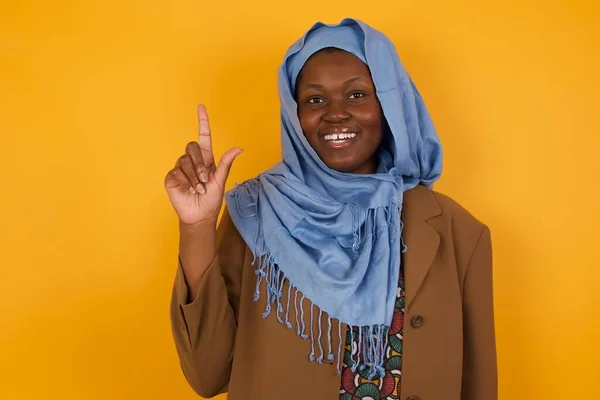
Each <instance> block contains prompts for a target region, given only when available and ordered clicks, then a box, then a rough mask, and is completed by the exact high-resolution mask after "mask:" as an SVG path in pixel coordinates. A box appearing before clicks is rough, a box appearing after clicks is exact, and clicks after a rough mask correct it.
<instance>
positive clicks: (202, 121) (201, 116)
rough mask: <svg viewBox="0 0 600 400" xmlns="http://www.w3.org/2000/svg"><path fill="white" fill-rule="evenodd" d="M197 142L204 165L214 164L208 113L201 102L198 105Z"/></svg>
mask: <svg viewBox="0 0 600 400" xmlns="http://www.w3.org/2000/svg"><path fill="white" fill-rule="evenodd" d="M198 143H199V144H200V150H201V151H202V158H203V159H204V165H206V166H207V167H209V166H212V165H214V163H215V157H214V155H213V149H212V139H211V136H210V124H209V123H208V113H207V112H206V107H204V105H203V104H200V105H199V106H198Z"/></svg>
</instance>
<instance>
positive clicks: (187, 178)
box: [165, 105, 242, 225]
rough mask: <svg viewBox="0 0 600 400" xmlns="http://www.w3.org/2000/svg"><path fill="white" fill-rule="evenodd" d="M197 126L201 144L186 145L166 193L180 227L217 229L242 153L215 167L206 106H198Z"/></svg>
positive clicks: (169, 175)
mask: <svg viewBox="0 0 600 400" xmlns="http://www.w3.org/2000/svg"><path fill="white" fill-rule="evenodd" d="M198 125H199V129H198V141H197V142H190V143H188V144H187V145H186V147H185V154H183V155H182V156H180V157H179V158H178V159H177V162H176V163H175V167H174V168H173V169H171V170H170V171H169V172H168V173H167V175H166V177H165V189H166V190H167V193H168V195H169V200H170V201H171V204H172V206H173V208H174V209H175V212H176V213H177V216H178V217H179V221H180V223H182V224H185V225H198V224H211V225H212V224H214V225H216V222H217V219H218V216H219V211H220V210H221V205H222V203H223V195H224V193H225V183H226V181H227V177H228V176H229V171H230V170H231V165H232V163H233V161H234V160H235V158H236V157H237V156H238V155H239V154H240V153H241V152H242V149H240V148H237V147H236V148H233V149H230V150H228V151H227V152H225V154H223V156H222V157H221V160H220V161H219V164H218V165H217V164H215V158H214V154H213V149H212V138H211V132H210V125H209V123H208V114H207V112H206V108H205V107H204V106H203V105H200V106H198Z"/></svg>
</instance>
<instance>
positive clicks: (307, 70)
mask: <svg viewBox="0 0 600 400" xmlns="http://www.w3.org/2000/svg"><path fill="white" fill-rule="evenodd" d="M348 75H354V76H363V77H368V78H369V79H370V76H371V75H370V72H369V67H368V66H367V65H366V64H365V63H363V62H362V61H361V60H360V59H359V58H358V57H356V56H355V55H354V54H352V53H349V52H347V51H345V50H340V49H336V48H326V49H323V50H319V51H317V52H316V53H314V54H313V55H312V56H310V57H309V59H308V60H307V61H306V63H305V64H304V66H303V67H302V69H301V70H300V74H299V75H298V83H300V80H301V79H302V80H308V79H310V80H315V79H324V78H333V77H339V78H344V77H346V76H348Z"/></svg>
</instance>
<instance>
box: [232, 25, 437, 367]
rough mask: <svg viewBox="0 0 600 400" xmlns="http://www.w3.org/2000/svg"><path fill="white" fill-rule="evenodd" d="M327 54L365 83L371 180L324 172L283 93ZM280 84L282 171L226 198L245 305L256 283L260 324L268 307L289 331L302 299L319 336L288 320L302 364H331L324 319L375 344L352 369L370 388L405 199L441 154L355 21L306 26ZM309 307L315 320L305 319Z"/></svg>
mask: <svg viewBox="0 0 600 400" xmlns="http://www.w3.org/2000/svg"><path fill="white" fill-rule="evenodd" d="M328 47H334V48H338V49H341V50H345V51H348V52H350V53H352V54H354V55H355V56H356V57H358V58H359V59H360V60H362V61H363V62H364V63H365V64H367V66H368V67H369V69H370V71H371V75H372V78H373V82H374V84H375V89H376V94H377V97H378V99H379V101H380V103H381V106H382V109H383V113H384V116H385V119H386V122H387V124H388V126H389V132H390V134H388V135H391V137H388V141H389V144H388V145H387V146H382V149H381V151H380V155H379V158H380V159H379V167H378V171H377V172H376V173H375V174H367V175H361V174H348V173H342V172H338V171H335V170H333V169H331V168H329V167H327V166H326V165H325V164H324V163H323V161H322V160H321V159H320V158H319V156H318V155H317V154H316V152H315V151H314V149H313V148H312V147H311V146H310V144H309V143H308V141H307V140H306V138H305V136H304V134H303V132H302V128H301V126H300V122H299V119H298V115H297V104H296V101H295V100H294V93H293V90H294V87H295V83H296V79H297V77H298V74H299V72H300V70H301V69H302V67H303V65H304V64H305V62H306V61H307V60H308V58H309V57H310V56H311V55H312V54H314V53H315V52H317V51H319V50H321V49H324V48H328ZM278 78H279V97H280V102H281V144H282V150H283V152H282V156H283V157H282V158H283V159H282V162H280V163H278V164H276V165H275V166H274V167H272V168H271V169H270V170H268V171H266V172H264V173H262V174H260V175H259V176H258V177H256V178H254V179H251V180H249V181H246V182H244V183H242V184H240V185H238V186H236V187H235V188H234V189H232V190H231V191H230V192H228V193H227V196H226V200H227V203H228V209H229V212H230V214H231V217H232V219H233V222H234V224H235V225H236V227H237V229H238V230H239V232H240V234H241V235H242V237H243V238H244V240H245V242H246V243H247V244H248V246H249V247H250V249H251V250H252V252H253V254H254V256H255V262H254V265H255V266H256V274H257V276H258V279H257V283H256V293H255V300H258V298H259V296H260V295H261V293H260V284H261V282H262V281H266V288H267V290H266V293H265V295H266V296H267V309H266V310H265V314H264V317H266V316H267V315H269V314H270V312H271V308H272V307H274V309H275V311H276V314H277V318H278V320H279V321H280V322H282V323H285V324H286V325H287V326H288V328H292V327H293V325H294V324H293V322H292V321H290V318H289V311H290V308H292V309H294V308H295V309H296V310H297V309H298V304H297V298H298V293H300V296H301V300H300V308H301V309H300V310H299V311H298V313H301V314H302V315H303V314H304V309H303V307H302V304H303V303H304V302H303V300H304V299H305V298H306V299H308V300H309V301H310V304H311V306H310V312H311V321H315V323H318V325H319V326H318V329H315V331H313V327H312V326H311V327H310V334H309V333H308V332H307V331H308V329H309V328H307V327H305V326H304V322H303V320H302V319H301V318H300V319H299V316H298V313H297V315H296V331H297V333H298V334H299V335H300V336H302V337H304V338H309V337H310V338H311V344H312V346H311V349H312V350H311V354H310V359H311V360H316V361H317V362H322V361H323V359H324V357H325V358H328V359H329V360H333V359H335V355H334V354H333V351H332V350H331V337H330V336H331V333H330V332H331V321H332V318H333V319H337V321H338V323H339V324H341V323H346V324H347V325H348V326H350V327H354V328H355V329H357V330H358V333H359V335H361V336H362V337H364V338H375V339H374V340H370V339H369V340H360V341H359V351H358V355H357V358H356V360H354V359H353V360H352V365H351V366H352V368H353V369H355V368H356V367H358V366H359V365H368V366H369V367H370V372H371V375H372V376H375V375H376V374H378V373H381V372H382V371H383V365H382V364H383V358H384V357H383V355H384V354H383V352H384V351H385V345H384V342H385V340H386V338H387V331H388V328H389V326H390V323H391V321H392V316H393V310H394V305H395V300H396V294H397V289H398V286H397V285H398V273H399V269H400V263H401V251H402V249H404V250H406V249H405V248H404V245H403V243H402V237H401V235H402V221H401V218H400V217H401V210H402V200H403V193H404V192H405V191H407V190H409V189H412V188H414V187H415V186H416V185H419V184H424V185H431V184H432V183H433V182H434V181H436V180H437V179H438V178H439V176H440V173H441V169H442V155H441V146H440V142H439V139H438V136H437V134H436V131H435V128H434V126H433V124H432V121H431V119H430V116H429V113H428V112H427V109H426V107H425V104H424V102H423V100H422V98H421V96H420V94H419V92H418V91H417V89H416V87H415V86H414V84H413V82H412V80H411V79H410V77H409V76H408V74H407V72H406V70H405V69H404V67H403V66H402V64H401V62H400V60H399V58H398V55H397V53H396V50H395V48H394V46H393V44H392V43H391V41H390V40H389V39H388V38H387V37H386V36H385V35H383V34H382V33H380V32H378V31H376V30H374V29H373V28H371V27H369V26H368V25H366V24H364V23H363V22H361V21H358V20H355V19H344V20H343V21H341V22H340V23H339V24H336V25H327V24H324V23H317V24H315V25H314V26H313V27H312V28H311V29H310V30H309V31H308V32H307V33H306V34H305V35H304V36H303V37H302V38H300V39H299V40H298V41H297V42H296V43H294V44H293V45H292V46H291V47H290V48H289V50H288V51H287V53H286V55H285V58H284V61H283V64H282V65H281V67H280V69H279V76H278ZM286 280H287V281H288V286H287V291H288V296H287V298H288V301H287V302H286V304H285V305H284V304H282V301H281V297H282V295H283V288H284V283H285V281H286ZM292 291H294V293H292ZM292 298H293V302H294V304H293V305H291V304H290V299H292ZM314 307H316V309H317V312H318V313H319V315H318V318H314V317H313V315H312V314H313V308H314ZM322 313H325V314H326V315H327V316H328V321H329V326H328V327H327V334H328V335H329V337H328V343H329V347H328V348H327V349H324V347H325V346H324V345H323V343H322V340H321V336H322V334H323V332H324V331H325V330H326V329H325V328H324V327H321V318H320V317H321V315H322ZM311 325H312V322H311ZM340 326H341V325H340ZM317 332H318V334H317ZM341 342H342V341H340V348H339V349H338V370H339V365H340V360H339V358H340V357H339V356H340V354H341ZM315 347H317V348H316V349H315Z"/></svg>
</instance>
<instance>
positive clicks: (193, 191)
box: [190, 186, 196, 194]
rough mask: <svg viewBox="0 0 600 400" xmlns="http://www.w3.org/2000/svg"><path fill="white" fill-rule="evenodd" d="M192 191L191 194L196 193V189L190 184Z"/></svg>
mask: <svg viewBox="0 0 600 400" xmlns="http://www.w3.org/2000/svg"><path fill="white" fill-rule="evenodd" d="M190 193H191V194H194V193H196V191H195V190H194V188H193V187H191V186H190Z"/></svg>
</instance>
